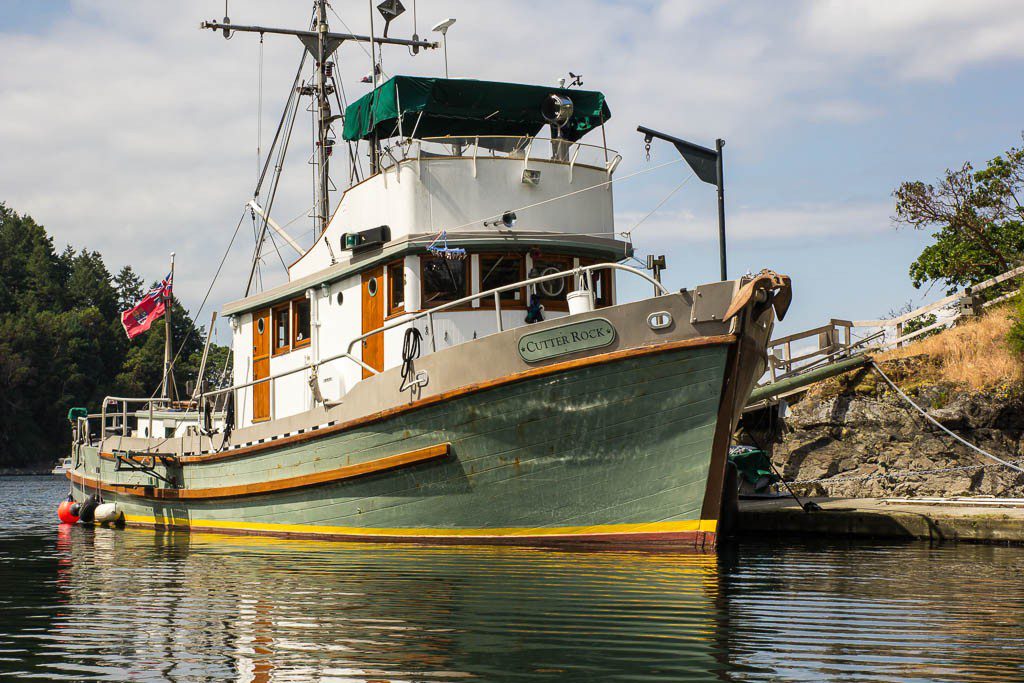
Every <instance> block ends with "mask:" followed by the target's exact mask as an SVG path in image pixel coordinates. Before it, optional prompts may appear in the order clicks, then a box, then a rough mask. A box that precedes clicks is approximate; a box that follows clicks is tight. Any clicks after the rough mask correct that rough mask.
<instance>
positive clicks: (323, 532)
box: [125, 515, 718, 538]
mask: <svg viewBox="0 0 1024 683" xmlns="http://www.w3.org/2000/svg"><path fill="white" fill-rule="evenodd" d="M125 522H127V523H128V524H143V525H147V526H171V527H186V528H196V529H211V530H213V529H217V530H225V531H250V532H255V533H271V534H309V535H317V536H364V537H365V536H378V537H382V538H386V537H397V538H408V537H419V538H504V537H508V538H518V537H545V536H605V535H619V534H675V533H693V532H707V533H715V531H716V530H717V528H718V521H717V520H714V519H693V520H682V521H676V522H649V523H643V524H599V525H594V526H563V527H532V528H531V527H502V528H494V529H424V528H400V529H381V528H367V527H347V526H317V525H309V524H255V523H252V522H235V521H230V520H201V519H192V520H188V519H175V518H156V517H147V516H142V515H125Z"/></svg>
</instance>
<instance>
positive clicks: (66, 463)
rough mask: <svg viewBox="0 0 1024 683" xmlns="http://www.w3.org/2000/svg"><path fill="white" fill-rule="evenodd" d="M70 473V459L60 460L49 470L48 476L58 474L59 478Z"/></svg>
mask: <svg viewBox="0 0 1024 683" xmlns="http://www.w3.org/2000/svg"><path fill="white" fill-rule="evenodd" d="M70 471H71V458H61V459H60V460H58V461H57V464H56V465H54V466H53V469H52V470H50V474H59V475H60V476H62V477H63V476H66V475H67V473H68V472H70Z"/></svg>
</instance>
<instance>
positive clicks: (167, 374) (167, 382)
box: [161, 251, 174, 398]
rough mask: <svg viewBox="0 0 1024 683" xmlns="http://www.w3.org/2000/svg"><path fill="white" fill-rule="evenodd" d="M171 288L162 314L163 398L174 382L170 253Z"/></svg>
mask: <svg viewBox="0 0 1024 683" xmlns="http://www.w3.org/2000/svg"><path fill="white" fill-rule="evenodd" d="M171 287H172V290H171V291H172V294H171V295H170V296H168V297H167V301H166V302H165V313H164V383H163V390H162V392H161V393H162V395H163V398H170V397H171V387H172V386H173V384H174V380H173V379H172V378H171V372H172V370H171V353H172V347H173V341H172V340H171V304H172V302H173V301H174V294H173V291H174V290H173V287H174V252H173V251H172V252H171Z"/></svg>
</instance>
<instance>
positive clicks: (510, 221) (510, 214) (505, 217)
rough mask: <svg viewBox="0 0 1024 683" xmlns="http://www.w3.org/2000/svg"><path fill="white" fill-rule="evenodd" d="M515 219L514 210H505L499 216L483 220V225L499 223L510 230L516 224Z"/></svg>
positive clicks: (497, 224) (496, 224)
mask: <svg viewBox="0 0 1024 683" xmlns="http://www.w3.org/2000/svg"><path fill="white" fill-rule="evenodd" d="M516 220H517V217H516V212H515V211H506V212H505V213H503V214H501V217H500V218H495V219H494V220H493V221H484V227H487V226H488V225H493V226H495V227H497V226H499V225H501V226H503V227H505V228H506V229H508V230H511V229H512V228H514V227H515V226H516Z"/></svg>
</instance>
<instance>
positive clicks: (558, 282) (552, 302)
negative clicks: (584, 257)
mask: <svg viewBox="0 0 1024 683" xmlns="http://www.w3.org/2000/svg"><path fill="white" fill-rule="evenodd" d="M572 268H573V259H572V257H570V256H557V255H553V254H540V255H537V256H535V257H534V258H533V268H531V269H530V277H531V278H534V277H541V276H544V275H553V274H554V273H561V272H564V271H568V270H572ZM535 288H536V293H537V296H538V297H540V303H541V304H543V305H544V307H545V308H547V309H549V310H553V311H567V310H569V304H568V303H567V302H566V298H565V296H566V294H568V293H569V292H570V291H571V289H572V276H569V275H567V276H565V277H561V278H553V279H551V280H547V281H545V282H538V283H537V284H536V285H535Z"/></svg>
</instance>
